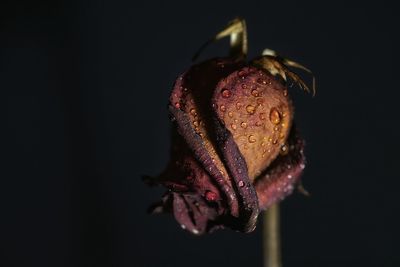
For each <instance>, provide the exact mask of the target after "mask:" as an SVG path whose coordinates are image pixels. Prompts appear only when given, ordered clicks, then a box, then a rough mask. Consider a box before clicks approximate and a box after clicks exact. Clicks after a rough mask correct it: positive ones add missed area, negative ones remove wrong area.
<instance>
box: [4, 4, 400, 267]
mask: <svg viewBox="0 0 400 267" xmlns="http://www.w3.org/2000/svg"><path fill="white" fill-rule="evenodd" d="M396 10H397V9H396V8H395V6H394V5H393V4H390V3H384V1H375V2H374V3H368V2H366V1H360V2H359V3H355V2H354V3H350V1H347V2H346V3H341V2H337V1H330V2H328V1H314V3H310V2H306V1H302V2H300V1H278V0H275V1H267V0H265V1H240V2H239V1H238V2H234V1H217V0H214V1H198V2H190V1H183V2H171V1H165V2H161V1H147V2H137V1H133V0H131V1H65V2H60V1H50V2H43V1H26V2H21V1H9V2H7V1H4V0H3V1H2V2H1V5H0V16H1V17H0V23H1V24H0V93H1V97H0V101H1V115H0V116H1V124H2V127H1V141H0V153H1V156H2V159H1V168H0V212H1V215H0V216H1V217H0V266H174V267H175V266H261V264H262V251H261V231H260V230H259V228H258V230H256V231H255V232H254V233H251V234H240V233H235V232H232V231H229V230H227V231H221V232H217V233H215V234H212V235H209V236H205V237H201V238H199V237H193V236H191V235H190V234H188V233H186V232H184V231H182V230H181V229H180V228H179V226H178V225H177V223H176V222H175V221H174V220H173V218H172V217H170V216H149V215H147V214H146V213H145V211H146V207H147V205H148V204H149V203H150V202H152V201H154V200H156V199H158V197H159V196H160V194H161V193H162V192H163V190H161V189H149V188H147V187H146V186H145V185H143V184H142V182H141V178H140V177H141V175H142V174H150V175H156V174H157V173H159V172H160V171H161V170H162V169H163V167H164V166H165V164H166V162H167V160H168V149H169V121H168V116H167V109H166V104H167V99H168V94H169V92H170V89H171V86H172V83H173V81H174V79H175V77H176V76H177V75H178V74H179V73H180V72H182V71H183V70H184V69H185V68H187V67H188V66H189V65H190V64H191V62H190V59H191V56H192V55H193V53H194V52H195V51H196V49H197V48H198V47H199V45H200V44H201V43H203V41H204V40H206V39H207V38H208V37H209V36H211V35H212V34H213V33H215V32H216V31H217V30H219V29H221V27H223V26H224V25H225V24H226V22H227V21H228V20H230V19H232V18H234V17H235V16H242V17H244V18H245V19H246V20H247V23H248V28H249V41H250V47H249V48H250V55H252V56H254V55H256V54H258V53H260V51H261V50H262V49H263V48H265V47H269V48H272V49H275V50H277V51H279V53H280V54H282V55H285V56H287V57H289V58H292V59H294V60H296V61H298V62H301V63H303V64H304V65H306V66H308V67H309V68H311V69H312V70H314V72H315V75H316V76H317V85H318V93H317V96H316V97H315V98H311V97H310V96H308V95H306V94H304V93H302V92H300V90H297V89H292V90H291V93H292V95H293V97H294V100H295V104H296V120H297V123H298V125H299V127H300V129H301V132H302V134H303V135H304V136H305V138H306V140H307V149H306V154H307V157H308V161H309V164H308V166H307V168H306V171H305V174H304V179H303V180H304V185H305V186H306V188H307V189H308V190H309V191H310V192H311V194H312V197H311V198H305V197H303V196H301V195H298V194H295V195H293V196H291V197H290V198H288V199H287V200H286V201H285V202H284V203H283V204H282V213H283V214H282V235H283V257H284V264H285V265H284V266H285V267H289V266H296V267H297V266H307V267H310V266H399V265H400V256H399V245H398V242H399V241H398V240H399V237H400V236H399V232H400V231H399V229H398V227H399V225H400V221H399V219H398V216H397V214H398V212H399V207H398V203H399V201H398V199H397V196H398V190H399V185H400V182H399V180H400V176H399V173H398V168H399V159H400V157H399V149H400V142H399V139H398V132H397V128H398V127H397V124H398V118H397V115H398V101H399V95H400V94H399V91H400V88H399V81H398V76H399V74H398V73H397V71H398V70H399V68H398V63H399V57H398V52H397V49H398V46H397V45H396V44H395V42H396V39H397V37H398V34H399V30H398V25H399V21H398V19H397V17H398V15H397V11H396ZM226 52H227V42H222V43H220V44H216V45H214V46H212V47H210V49H208V50H207V52H206V53H205V55H203V57H202V58H203V59H204V58H206V57H209V56H215V55H225V54H226Z"/></svg>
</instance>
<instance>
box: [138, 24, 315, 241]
mask: <svg viewBox="0 0 400 267" xmlns="http://www.w3.org/2000/svg"><path fill="white" fill-rule="evenodd" d="M225 36H230V38H231V55H230V56H229V57H225V58H215V59H210V60H207V61H204V62H202V63H199V64H196V65H194V66H192V67H191V68H190V69H189V70H188V71H186V72H185V73H183V74H182V75H180V76H179V77H178V79H177V80H176V82H175V84H174V87H173V90H172V93H171V96H170V103H169V112H170V116H171V120H172V121H173V128H172V148H171V160H170V162H169V164H168V166H167V168H166V169H165V171H164V172H162V173H161V174H160V175H159V176H158V177H153V178H150V177H146V181H147V182H148V183H149V184H153V185H154V184H160V185H163V186H165V187H166V188H167V189H168V191H167V192H166V193H165V195H164V196H163V197H162V200H161V201H160V202H158V203H156V204H154V205H153V206H152V207H151V211H152V212H154V213H158V212H172V213H173V215H174V216H175V218H176V220H177V221H178V223H179V224H180V225H181V226H182V228H184V229H187V230H189V231H190V232H192V233H194V234H203V233H206V232H210V231H213V230H215V229H218V228H224V227H229V228H231V229H234V230H237V231H242V232H250V231H252V230H254V228H255V226H256V222H257V217H258V215H259V213H260V211H261V210H265V209H267V208H268V207H269V206H271V205H272V204H274V203H276V202H279V201H281V200H282V199H284V198H285V197H286V196H288V195H289V194H291V193H292V191H293V189H294V188H295V187H296V186H298V185H299V181H300V180H299V179H300V175H301V173H302V171H303V169H304V166H305V158H304V154H303V148H304V142H303V140H302V139H301V138H300V137H299V135H298V133H297V131H296V128H295V126H294V123H293V105H292V101H291V99H290V97H289V94H288V90H287V87H286V80H287V79H290V80H291V81H293V82H295V83H297V84H298V85H299V86H300V87H301V88H303V89H305V90H308V87H307V86H306V85H305V84H304V82H303V81H302V80H301V79H300V78H299V76H297V75H296V74H295V73H293V72H292V71H290V70H289V69H288V67H295V68H300V69H303V70H305V71H308V69H306V68H305V67H303V66H301V65H300V64H298V63H295V62H293V61H290V60H287V59H284V58H281V57H279V56H277V55H275V53H273V52H272V51H271V50H265V51H264V53H263V55H262V56H260V57H258V58H256V59H254V60H251V61H246V54H247V36H246V27H245V22H244V21H243V20H240V19H236V20H234V21H233V22H231V23H230V24H229V25H228V27H227V28H226V29H224V30H223V31H222V32H220V33H219V34H217V35H216V37H214V38H213V39H212V40H210V41H214V40H219V39H221V38H223V37H225ZM210 41H209V42H210ZM209 42H208V43H209ZM313 88H314V87H313Z"/></svg>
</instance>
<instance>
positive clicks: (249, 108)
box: [246, 105, 256, 114]
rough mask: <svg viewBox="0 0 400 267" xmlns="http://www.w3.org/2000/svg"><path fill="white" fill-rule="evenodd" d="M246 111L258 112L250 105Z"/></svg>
mask: <svg viewBox="0 0 400 267" xmlns="http://www.w3.org/2000/svg"><path fill="white" fill-rule="evenodd" d="M246 111H247V113H249V114H254V112H256V109H255V107H254V106H252V105H248V106H247V107H246Z"/></svg>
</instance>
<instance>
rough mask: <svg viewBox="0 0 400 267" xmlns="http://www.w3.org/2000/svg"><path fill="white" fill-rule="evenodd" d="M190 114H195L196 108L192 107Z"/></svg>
mask: <svg viewBox="0 0 400 267" xmlns="http://www.w3.org/2000/svg"><path fill="white" fill-rule="evenodd" d="M190 114H192V115H193V116H195V117H196V116H197V112H196V110H195V109H194V108H192V109H191V110H190Z"/></svg>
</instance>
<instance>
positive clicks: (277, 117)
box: [269, 108, 281, 124]
mask: <svg viewBox="0 0 400 267" xmlns="http://www.w3.org/2000/svg"><path fill="white" fill-rule="evenodd" d="M269 119H270V121H271V122H272V123H273V124H279V123H280V122H281V114H280V113H279V111H278V109H277V108H271V111H270V113H269Z"/></svg>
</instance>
